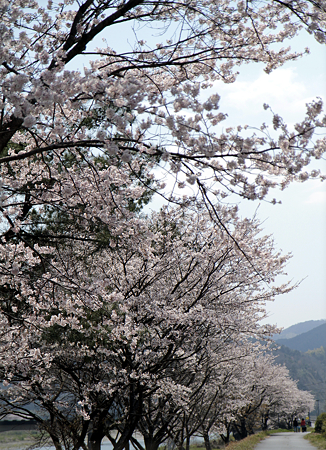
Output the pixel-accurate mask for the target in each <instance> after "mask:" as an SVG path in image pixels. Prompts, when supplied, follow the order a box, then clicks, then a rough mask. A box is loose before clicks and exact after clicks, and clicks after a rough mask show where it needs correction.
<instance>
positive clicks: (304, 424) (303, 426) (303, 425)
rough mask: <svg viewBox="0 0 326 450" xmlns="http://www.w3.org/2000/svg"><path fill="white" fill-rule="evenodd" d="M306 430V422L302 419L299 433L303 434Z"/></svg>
mask: <svg viewBox="0 0 326 450" xmlns="http://www.w3.org/2000/svg"><path fill="white" fill-rule="evenodd" d="M306 430H307V428H306V421H305V420H304V419H302V420H301V431H302V433H303V432H304V431H306Z"/></svg>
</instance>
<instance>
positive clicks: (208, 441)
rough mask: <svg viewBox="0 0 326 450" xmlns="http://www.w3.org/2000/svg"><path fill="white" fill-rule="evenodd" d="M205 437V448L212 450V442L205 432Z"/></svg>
mask: <svg viewBox="0 0 326 450" xmlns="http://www.w3.org/2000/svg"><path fill="white" fill-rule="evenodd" d="M203 436H204V442H205V448H206V450H212V447H211V443H210V440H209V435H208V432H207V431H205V432H204V433H203Z"/></svg>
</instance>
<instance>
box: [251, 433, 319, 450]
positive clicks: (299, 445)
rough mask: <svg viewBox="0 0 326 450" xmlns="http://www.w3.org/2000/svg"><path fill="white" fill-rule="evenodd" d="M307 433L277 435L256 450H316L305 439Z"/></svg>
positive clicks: (269, 438)
mask: <svg viewBox="0 0 326 450" xmlns="http://www.w3.org/2000/svg"><path fill="white" fill-rule="evenodd" d="M306 434H307V433H275V434H271V435H270V436H269V437H268V438H266V439H264V440H263V441H261V442H260V443H259V444H258V445H257V446H256V447H255V450H316V447H314V446H313V445H311V444H310V442H309V441H307V440H306V439H303V437H304V436H305V435H306Z"/></svg>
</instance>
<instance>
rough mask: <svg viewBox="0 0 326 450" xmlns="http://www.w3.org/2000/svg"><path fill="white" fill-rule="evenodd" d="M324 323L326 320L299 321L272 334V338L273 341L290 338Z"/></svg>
mask: <svg viewBox="0 0 326 450" xmlns="http://www.w3.org/2000/svg"><path fill="white" fill-rule="evenodd" d="M324 323H326V320H308V321H307V322H300V323H297V324H295V325H292V326H291V327H289V328H285V330H283V331H282V333H280V334H274V336H273V339H274V340H275V341H278V340H279V339H291V338H293V337H295V336H298V335H299V334H302V333H306V332H307V331H310V330H312V329H314V328H317V327H319V326H320V325H322V324H324ZM284 345H287V344H284ZM319 347H320V346H319Z"/></svg>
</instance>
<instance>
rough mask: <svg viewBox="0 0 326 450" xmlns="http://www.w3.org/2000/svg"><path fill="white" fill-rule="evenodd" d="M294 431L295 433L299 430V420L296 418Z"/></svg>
mask: <svg viewBox="0 0 326 450" xmlns="http://www.w3.org/2000/svg"><path fill="white" fill-rule="evenodd" d="M293 431H294V432H295V433H297V431H298V421H297V419H294V421H293Z"/></svg>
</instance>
